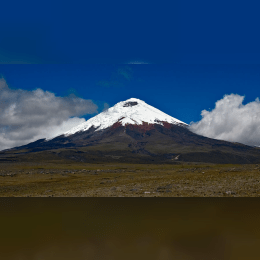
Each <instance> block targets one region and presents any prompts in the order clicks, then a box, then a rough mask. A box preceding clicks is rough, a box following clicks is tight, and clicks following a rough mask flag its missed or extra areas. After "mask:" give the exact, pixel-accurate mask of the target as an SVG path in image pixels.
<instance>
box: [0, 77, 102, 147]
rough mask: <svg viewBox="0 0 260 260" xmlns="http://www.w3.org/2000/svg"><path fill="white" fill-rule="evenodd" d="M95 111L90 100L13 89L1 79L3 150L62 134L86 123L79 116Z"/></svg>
mask: <svg viewBox="0 0 260 260" xmlns="http://www.w3.org/2000/svg"><path fill="white" fill-rule="evenodd" d="M96 112H97V106H96V105H95V104H94V103H93V102H92V101H91V100H85V99H82V98H78V97H76V96H74V95H71V96H69V97H57V96H55V94H53V93H51V92H49V91H43V90H42V89H36V90H33V91H26V90H22V89H17V90H12V89H10V88H9V87H8V86H7V84H6V81H5V80H4V79H0V150H3V149H7V148H11V147H15V146H20V145H23V144H27V143H29V142H33V141H35V140H38V139H40V138H52V137H54V136H57V135H60V134H62V133H64V132H66V131H68V130H70V129H71V128H72V127H74V126H75V125H78V124H80V123H83V122H84V121H85V119H84V118H79V117H80V116H82V115H85V114H92V113H96Z"/></svg>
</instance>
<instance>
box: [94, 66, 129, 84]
mask: <svg viewBox="0 0 260 260" xmlns="http://www.w3.org/2000/svg"><path fill="white" fill-rule="evenodd" d="M132 79H133V70H132V68H131V67H129V66H124V67H120V68H118V69H117V70H116V72H114V73H113V74H112V75H111V77H110V79H109V80H101V81H99V82H98V83H97V85H98V86H101V87H107V88H108V87H123V86H125V84H126V83H127V82H129V81H131V80H132Z"/></svg>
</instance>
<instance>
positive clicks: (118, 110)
mask: <svg viewBox="0 0 260 260" xmlns="http://www.w3.org/2000/svg"><path fill="white" fill-rule="evenodd" d="M116 123H118V124H120V125H122V126H125V125H143V124H144V123H148V124H159V125H163V124H164V123H169V124H174V125H182V126H186V125H187V124H186V123H184V122H182V121H180V120H178V119H176V118H174V117H171V116H169V115H167V114H165V113H163V112H162V111H160V110H159V109H156V108H154V107H152V106H150V105H148V104H146V103H145V102H144V101H142V100H140V99H137V98H130V99H127V100H125V101H122V102H119V103H117V104H116V105H114V106H113V107H111V108H109V109H107V110H106V111H104V112H102V113H100V114H98V115H97V116H95V117H93V118H91V119H89V120H88V121H86V122H84V123H82V124H80V125H78V126H76V127H74V128H72V129H71V130H70V131H68V132H66V133H65V134H64V135H65V136H69V135H72V134H75V133H77V132H81V131H87V130H89V129H90V128H91V127H94V128H95V131H99V130H102V129H106V128H108V127H111V126H113V125H114V124H116Z"/></svg>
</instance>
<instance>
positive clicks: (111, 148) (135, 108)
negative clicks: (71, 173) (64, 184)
mask: <svg viewBox="0 0 260 260" xmlns="http://www.w3.org/2000/svg"><path fill="white" fill-rule="evenodd" d="M19 151H20V155H19ZM50 151H51V153H52V155H53V158H54V157H55V156H56V157H55V158H66V159H73V158H74V159H75V160H79V161H85V162H88V161H92V160H94V161H100V162H101V161H109V160H114V159H115V160H119V161H120V160H121V161H129V162H171V163H172V162H177V161H190V162H212V163H259V162H260V149H257V148H253V147H250V146H246V145H243V144H237V143H231V142H226V141H220V140H215V139H211V138H206V137H203V136H200V135H197V134H195V133H192V132H191V131H189V129H188V125H187V124H185V123H184V122H182V121H180V120H178V119H176V118H173V117H171V116H169V115H167V114H165V113H163V112H161V111H160V110H158V109H155V108H153V107H152V106H149V105H147V104H146V103H145V102H144V101H141V100H139V99H133V98H132V99H128V100H126V101H123V102H119V103H117V104H116V105H115V106H114V107H111V108H109V109H108V110H107V111H105V112H102V113H100V114H99V115H97V116H95V117H93V118H91V119H89V120H88V121H86V122H85V123H83V124H81V125H79V126H76V127H74V128H73V129H71V130H70V131H68V132H66V133H64V134H63V135H60V136H58V137H55V138H53V139H51V140H46V139H42V140H38V141H36V142H33V143H30V144H28V145H24V146H21V147H17V148H14V149H11V150H10V151H8V154H9V155H11V154H12V153H14V152H15V154H16V156H18V157H19V158H22V157H23V158H25V157H26V156H27V155H28V154H30V156H32V157H30V158H33V156H34V155H35V156H36V155H37V156H38V155H39V154H40V155H41V156H42V157H44V156H46V154H49V153H50ZM3 156H7V155H6V153H2V157H3ZM37 156H36V157H37ZM36 157H35V158H36ZM37 158H38V157H37Z"/></svg>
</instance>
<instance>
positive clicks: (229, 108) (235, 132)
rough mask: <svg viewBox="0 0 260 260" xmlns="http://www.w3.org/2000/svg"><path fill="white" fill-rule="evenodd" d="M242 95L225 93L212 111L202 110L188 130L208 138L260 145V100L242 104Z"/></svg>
mask: <svg viewBox="0 0 260 260" xmlns="http://www.w3.org/2000/svg"><path fill="white" fill-rule="evenodd" d="M243 100H244V97H243V96H240V95H237V94H231V95H225V96H224V98H223V99H221V100H218V101H217V102H216V106H215V108H214V109H213V110H212V111H206V110H203V111H202V112H201V115H202V119H201V120H200V121H199V122H196V123H194V122H192V123H191V125H190V130H191V131H193V132H195V133H197V134H200V135H203V136H206V137H210V138H215V139H220V140H226V141H231V142H239V143H243V144H247V145H256V146H259V145H260V102H259V99H258V98H257V99H256V100H255V101H253V102H250V103H247V104H246V105H244V104H242V103H243Z"/></svg>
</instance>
